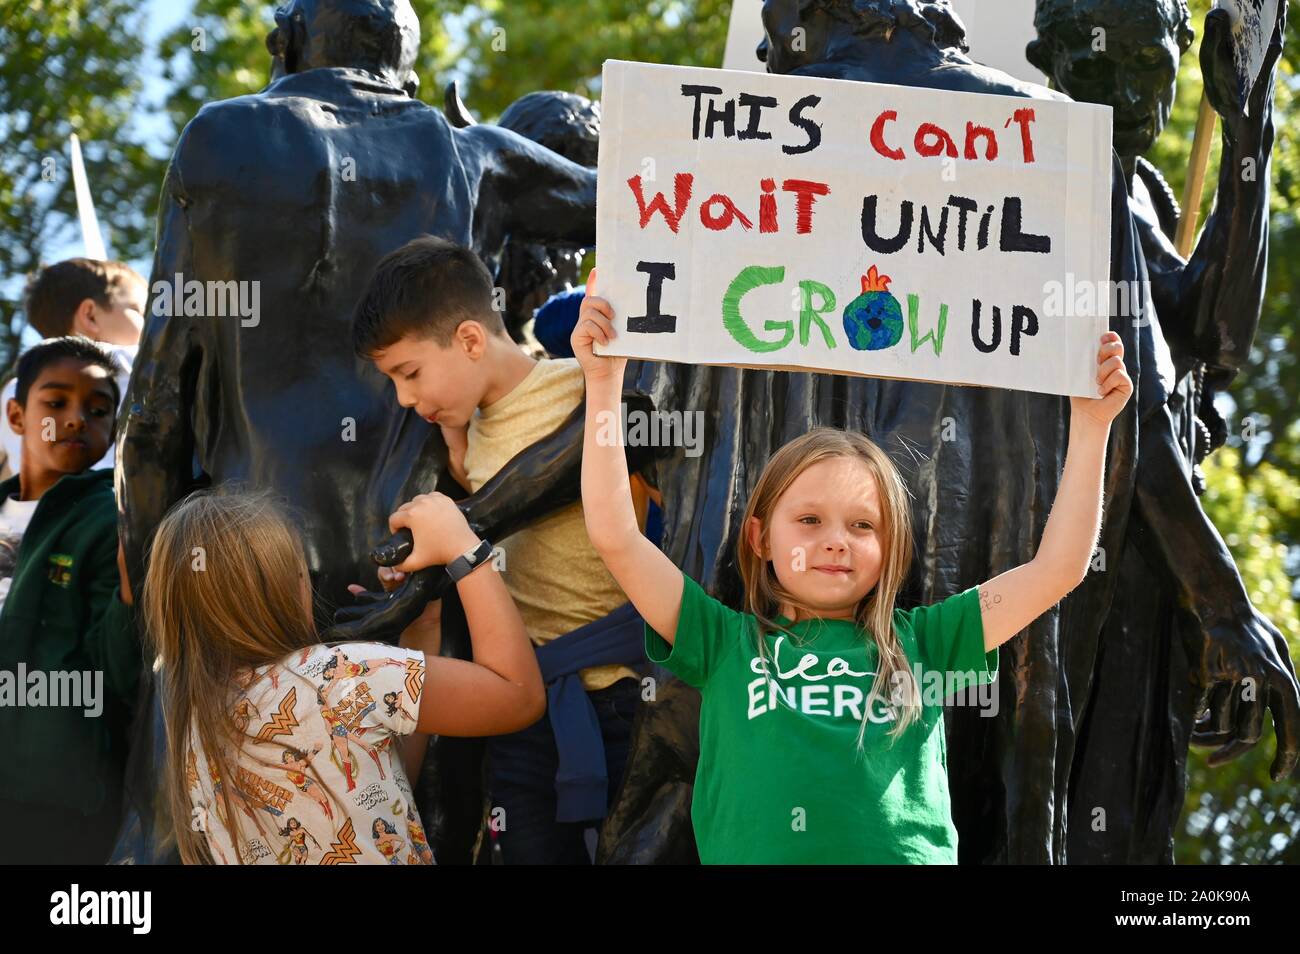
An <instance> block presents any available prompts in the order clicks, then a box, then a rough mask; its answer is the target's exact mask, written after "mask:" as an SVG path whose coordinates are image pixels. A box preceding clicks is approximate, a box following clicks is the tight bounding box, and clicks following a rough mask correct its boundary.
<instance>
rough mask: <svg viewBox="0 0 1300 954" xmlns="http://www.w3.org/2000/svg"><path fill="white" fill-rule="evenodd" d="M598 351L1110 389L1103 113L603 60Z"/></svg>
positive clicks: (1125, 297) (1040, 387) (1018, 385)
mask: <svg viewBox="0 0 1300 954" xmlns="http://www.w3.org/2000/svg"><path fill="white" fill-rule="evenodd" d="M601 109H602V128H601V137H600V164H599V176H598V180H597V223H598V224H597V242H596V263H597V266H598V271H597V283H596V287H595V289H594V292H593V293H594V294H596V295H599V296H600V297H603V298H606V299H608V300H609V302H610V304H611V305H612V306H613V309H614V312H615V316H616V325H615V326H616V329H617V331H618V337H617V339H616V341H615V342H614V344H613V345H612V346H611V347H609V348H600V349H598V350H600V351H601V352H602V353H609V354H621V355H627V356H629V357H636V358H649V359H654V360H665V361H680V362H686V363H692V364H727V365H736V366H742V367H776V368H800V369H807V370H821V371H830V372H837V373H847V374H864V375H872V376H878V377H894V378H910V379H916V380H925V381H941V382H949V383H955V384H974V385H985V386H994V387H1005V388H1013V389H1017V390H1027V391H1039V392H1045V393H1051V394H1073V395H1080V396H1089V397H1095V396H1096V394H1097V389H1096V381H1095V371H1096V356H1097V348H1098V345H1099V343H1100V342H1099V339H1100V337H1101V335H1102V334H1103V332H1104V331H1105V330H1106V329H1107V327H1108V325H1109V320H1108V316H1109V314H1110V306H1111V303H1112V298H1113V299H1115V300H1116V301H1117V302H1118V303H1119V304H1120V307H1127V303H1128V302H1129V301H1130V297H1129V293H1130V290H1129V289H1127V288H1118V289H1116V288H1112V287H1111V283H1110V281H1109V278H1110V177H1111V138H1110V137H1111V115H1110V109H1109V107H1104V106H1095V105H1092V104H1084V103H1064V102H1054V101H1053V102H1049V101H1043V100H1032V99H1024V98H1020V97H1010V96H991V95H979V94H973V93H954V92H947V91H937V90H927V89H918V88H913V87H899V86H886V85H879V84H869V83H860V82H853V81H847V80H831V79H822V78H813V77H795V76H777V75H770V74H758V73H753V74H751V73H742V72H737V71H727V70H711V69H700V68H692V67H681V66H663V65H658V64H648V63H634V62H627V61H620V60H607V61H606V62H605V65H604V74H603V86H602V100H601Z"/></svg>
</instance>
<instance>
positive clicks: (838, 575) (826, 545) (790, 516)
mask: <svg viewBox="0 0 1300 954" xmlns="http://www.w3.org/2000/svg"><path fill="white" fill-rule="evenodd" d="M881 517H882V507H881V501H880V495H879V491H878V489H877V487H876V481H875V478H874V477H873V476H872V474H871V471H870V469H869V468H868V467H867V465H866V464H865V463H863V462H862V461H861V460H858V459H857V458H854V457H832V458H829V459H827V460H823V461H819V462H818V463H816V464H813V465H812V466H811V467H809V468H807V469H806V470H805V471H804V472H803V473H801V474H800V475H799V476H798V477H796V478H795V479H794V481H793V483H791V484H790V486H789V487H788V488H787V489H786V491H785V493H784V494H782V495H781V497H780V499H779V500H777V502H776V506H775V507H773V508H772V512H771V514H770V515H769V518H768V538H767V547H766V550H764V549H762V548H761V529H762V527H761V525H760V524H759V521H758V520H757V518H753V519H752V520H751V523H750V526H749V527H747V528H746V530H747V532H748V534H749V538H750V545H751V546H755V547H756V549H759V552H760V553H761V555H762V556H763V557H764V558H765V559H768V560H771V561H772V567H773V569H774V570H775V571H776V577H777V579H778V580H779V581H780V583H781V585H782V586H783V587H784V588H785V589H786V590H787V591H789V592H790V593H792V594H794V596H795V597H797V598H798V599H799V600H800V601H801V602H802V603H803V604H804V605H806V606H808V607H809V608H811V609H812V610H814V611H815V612H816V614H817V615H818V616H822V617H826V618H840V619H852V618H853V614H854V611H855V610H856V608H857V605H858V603H859V602H861V600H862V598H863V597H865V596H866V595H867V594H868V593H869V592H871V589H872V588H873V587H874V586H875V585H876V582H877V581H878V580H879V579H880V569H881V564H882V561H883V546H884V541H883V540H882V538H881V534H880V523H881ZM781 612H782V614H783V615H785V616H787V617H789V616H791V615H793V614H792V612H791V607H789V606H783V607H782V608H781Z"/></svg>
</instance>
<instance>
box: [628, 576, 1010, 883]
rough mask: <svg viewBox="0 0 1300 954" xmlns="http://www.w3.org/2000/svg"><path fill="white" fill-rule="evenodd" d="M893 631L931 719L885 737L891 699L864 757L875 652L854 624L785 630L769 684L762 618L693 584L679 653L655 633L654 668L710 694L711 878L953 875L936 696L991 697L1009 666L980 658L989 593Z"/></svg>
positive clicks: (771, 656)
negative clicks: (742, 870)
mask: <svg viewBox="0 0 1300 954" xmlns="http://www.w3.org/2000/svg"><path fill="white" fill-rule="evenodd" d="M779 622H780V623H781V624H782V625H787V624H788V622H789V621H788V620H785V619H784V618H783V619H781V620H779ZM894 628H895V631H896V632H897V633H898V637H899V640H900V642H901V645H902V647H903V650H904V652H905V653H906V654H907V658H908V662H909V666H910V668H911V669H912V672H913V674H914V675H916V676H919V678H918V682H917V685H918V689H919V690H920V692H921V701H922V712H921V716H920V718H919V719H918V720H916V721H914V722H913V723H912V724H911V725H910V726H908V728H907V731H906V732H904V733H903V734H902V735H901V736H900V737H898V738H897V739H896V740H894V739H891V738H890V737H888V736H887V735H886V732H888V731H889V730H890V729H891V728H892V727H893V713H892V712H891V711H890V707H889V706H888V705H887V702H888V699H889V689H890V687H888V686H886V687H884V691H883V695H884V697H885V698H884V699H880V698H876V699H873V700H872V701H871V703H870V707H869V709H868V712H869V716H868V724H867V729H866V733H865V735H864V737H863V751H862V752H859V751H858V749H857V739H858V732H859V728H860V725H861V719H862V715H863V712H862V705H863V701H864V700H865V699H866V698H867V695H868V693H869V692H870V690H871V686H872V683H873V681H874V679H875V677H876V647H875V642H874V641H873V640H872V639H871V638H870V637H869V636H868V635H867V634H866V633H864V632H863V631H862V630H860V629H859V628H858V627H857V626H856V625H855V624H854V623H852V622H849V621H847V620H808V621H804V622H800V623H797V624H795V625H793V626H789V630H790V633H791V634H793V637H794V638H791V636H790V635H786V634H783V633H768V634H767V636H766V652H765V655H766V657H767V658H766V663H767V670H766V672H767V674H768V675H765V674H764V668H763V665H764V664H763V661H762V660H761V659H760V658H759V657H758V655H757V647H758V643H757V639H756V634H757V626H756V624H755V621H754V617H753V616H751V615H749V614H745V613H738V612H736V611H735V610H733V609H730V608H729V607H727V606H724V605H723V604H722V603H720V602H718V601H717V600H715V599H714V598H713V597H711V596H709V595H708V594H707V593H705V592H704V590H702V589H701V588H700V586H699V584H698V583H696V582H695V581H694V580H692V579H691V578H690V577H689V576H685V575H683V589H682V608H681V616H680V619H679V620H678V623H677V633H676V638H675V639H674V642H673V645H672V646H669V645H668V643H667V642H666V641H665V640H663V639H661V638H660V636H659V635H658V634H657V633H656V632H654V630H652V629H651V628H650V627H649V626H647V627H646V633H645V644H646V653H647V655H649V657H650V658H651V659H652V660H654V661H655V662H657V663H660V664H662V665H663V666H665V667H666V668H667V669H669V670H670V671H671V672H673V673H674V674H675V675H677V676H678V677H679V678H680V679H682V680H683V681H685V682H686V683H688V684H690V685H692V686H695V687H697V688H698V689H700V694H701V697H702V703H701V708H700V761H699V766H698V768H697V770H696V775H695V792H694V798H693V801H692V804H691V820H692V822H693V823H694V826H695V839H696V842H697V844H698V846H699V851H700V859H701V860H702V861H703V862H704V863H705V864H955V863H956V861H957V830H956V828H955V827H954V826H953V823H952V809H951V802H950V799H949V795H948V772H947V746H946V743H945V739H944V728H943V705H942V700H943V694H942V693H939V694H937V695H936V694H935V693H931V692H927V691H926V687H927V685H929V686H932V687H933V686H935V685H936V681H937V680H938V679H944V680H946V683H947V688H948V689H949V690H950V691H951V690H952V689H956V688H965V687H967V686H976V685H986V684H988V683H990V682H992V681H993V679H995V678H996V676H997V671H998V652H997V650H996V649H994V650H992V651H991V652H988V653H985V652H984V624H983V621H982V619H981V617H980V605H979V588H978V587H971V588H970V589H968V590H966V591H965V592H963V593H959V594H957V595H955V596H952V597H950V598H948V599H946V600H944V601H943V602H941V603H935V604H934V605H932V606H921V607H918V608H916V609H913V610H895V611H894ZM941 673H942V674H944V675H942V676H941V675H940V674H941ZM984 691H985V692H987V691H988V690H984ZM976 695H977V693H976V692H975V691H972V692H971V693H969V695H968V696H963V698H967V697H968V698H970V700H971V701H974V699H975V697H976Z"/></svg>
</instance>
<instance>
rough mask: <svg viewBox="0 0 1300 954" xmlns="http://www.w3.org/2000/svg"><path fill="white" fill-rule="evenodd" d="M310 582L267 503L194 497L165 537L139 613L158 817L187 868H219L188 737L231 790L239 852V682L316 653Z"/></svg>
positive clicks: (251, 497)
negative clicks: (163, 744)
mask: <svg viewBox="0 0 1300 954" xmlns="http://www.w3.org/2000/svg"><path fill="white" fill-rule="evenodd" d="M309 579H310V578H309V577H308V570H307V562H306V558H305V556H304V553H303V546H302V541H301V538H300V537H299V536H298V533H297V532H296V530H295V528H294V527H293V525H292V524H291V523H290V521H289V519H288V516H287V514H286V513H285V511H284V510H283V509H282V508H281V506H280V505H279V504H278V503H277V502H276V501H275V499H274V498H273V497H271V496H270V495H268V494H266V493H245V492H240V490H239V488H223V489H218V490H215V491H199V492H197V493H194V494H191V495H190V496H189V497H186V498H185V499H184V500H183V501H181V502H180V503H179V504H177V505H176V506H175V507H173V508H172V509H171V511H170V512H168V514H167V516H165V517H164V518H163V520H162V523H161V524H159V526H158V531H157V533H156V534H155V536H154V539H153V545H152V548H151V550H150V555H149V570H148V573H147V575H146V577H145V584H144V592H143V594H142V596H141V608H142V612H143V616H144V625H145V631H146V634H147V638H148V640H149V642H150V644H151V646H152V647H153V650H154V651H155V652H156V653H157V654H158V656H159V658H160V660H161V663H162V667H163V675H164V678H163V679H162V685H163V687H164V690H163V710H164V713H165V716H166V725H167V765H166V768H165V769H164V785H163V791H164V803H163V806H161V807H160V811H162V812H163V814H164V815H166V816H170V821H171V825H170V827H171V828H172V830H173V831H174V832H175V835H176V841H177V849H178V851H179V852H180V856H181V860H182V861H183V862H185V863H186V864H195V863H210V862H211V861H212V856H211V853H210V851H209V849H208V845H207V841H206V839H205V838H204V836H203V834H202V832H196V831H194V830H193V827H194V826H193V825H192V824H191V823H192V821H193V812H192V809H191V804H190V795H189V782H188V781H187V779H186V773H187V768H191V770H192V766H193V765H194V763H193V762H192V761H191V759H192V758H193V752H192V747H191V744H190V738H191V732H194V733H195V734H196V735H197V737H198V741H199V745H200V747H201V748H202V750H203V754H204V757H205V758H206V760H207V762H208V766H209V770H210V771H211V772H212V773H213V775H214V783H215V780H216V779H220V780H221V781H222V782H223V783H224V784H222V786H221V791H220V793H219V795H218V798H219V799H220V803H221V804H222V805H223V806H224V809H225V821H226V826H227V829H228V830H229V832H230V836H231V840H232V842H233V844H234V845H235V848H236V853H238V850H239V848H238V846H239V844H240V831H239V815H240V812H239V811H237V810H235V809H236V803H235V799H234V797H233V789H234V785H235V775H234V773H233V772H232V771H231V763H230V758H229V755H230V754H231V753H232V752H235V751H238V749H239V747H240V745H241V738H242V736H243V733H242V732H241V731H240V729H239V727H238V726H237V725H236V724H235V721H234V714H233V713H232V712H231V701H232V688H233V687H234V685H235V677H236V672H237V671H238V670H241V669H250V668H254V667H257V666H262V665H266V664H267V663H273V662H279V661H280V660H282V659H283V658H284V657H285V656H287V655H289V654H290V653H292V652H294V651H295V650H299V649H302V648H303V647H305V646H310V645H313V644H315V643H316V642H317V634H316V626H315V623H314V621H313V619H312V614H311V607H310V599H309V598H308V599H304V590H303V587H304V586H308V587H309V586H310V583H309ZM304 581H308V582H304ZM308 592H310V590H308ZM214 807H216V806H214ZM242 860H243V859H242V858H241V859H240V861H241V862H242Z"/></svg>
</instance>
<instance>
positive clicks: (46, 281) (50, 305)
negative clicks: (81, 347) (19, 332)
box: [23, 258, 143, 338]
mask: <svg viewBox="0 0 1300 954" xmlns="http://www.w3.org/2000/svg"><path fill="white" fill-rule="evenodd" d="M142 280H143V279H142V278H141V276H140V274H139V272H137V271H136V270H135V269H133V268H132V267H131V266H130V265H124V264H123V263H122V262H101V261H99V260H97V259H93V258H69V259H66V260H64V261H62V262H55V263H54V264H53V265H47V266H46V267H45V268H42V269H40V270H39V271H37V272H36V273H34V274H33V275H32V276H31V278H29V279H28V281H27V288H26V290H25V291H24V292H23V312H24V313H25V314H26V315H27V321H28V323H29V324H31V326H32V327H33V328H35V329H36V330H37V331H38V332H40V334H41V337H42V338H59V337H62V336H64V335H69V334H71V333H72V318H73V316H74V315H75V314H76V312H77V306H79V305H80V304H81V303H82V302H83V301H85V300H86V299H87V298H89V299H91V300H93V301H94V302H95V304H97V305H99V306H101V307H103V308H109V307H111V306H112V304H113V299H114V298H115V297H116V296H117V295H119V294H120V293H121V292H122V290H123V289H124V288H126V286H127V285H128V284H129V283H131V282H133V281H142Z"/></svg>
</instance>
